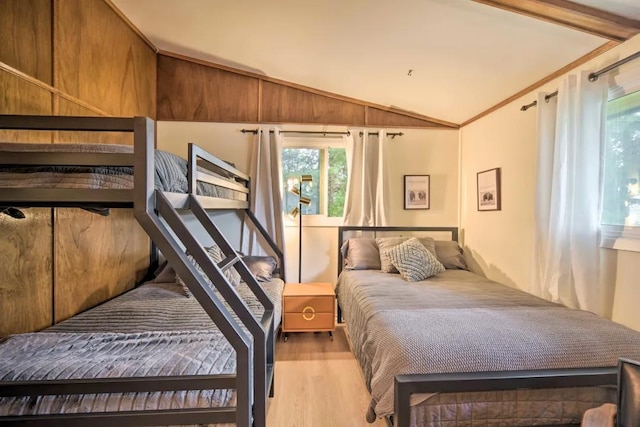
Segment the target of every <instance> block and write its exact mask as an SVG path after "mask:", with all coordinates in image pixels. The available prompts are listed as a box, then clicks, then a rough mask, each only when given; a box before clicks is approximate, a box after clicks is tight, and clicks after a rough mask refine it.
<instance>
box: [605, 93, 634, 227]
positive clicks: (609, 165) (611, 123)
mask: <svg viewBox="0 0 640 427" xmlns="http://www.w3.org/2000/svg"><path fill="white" fill-rule="evenodd" d="M639 180H640V91H638V92H634V93H630V94H628V95H625V96H622V97H620V98H617V99H614V100H612V101H609V103H608V105H607V138H606V147H605V178H604V194H603V212H602V223H603V224H611V225H627V226H640V188H639Z"/></svg>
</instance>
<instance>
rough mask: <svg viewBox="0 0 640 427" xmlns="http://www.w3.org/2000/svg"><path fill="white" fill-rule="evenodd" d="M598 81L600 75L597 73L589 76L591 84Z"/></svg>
mask: <svg viewBox="0 0 640 427" xmlns="http://www.w3.org/2000/svg"><path fill="white" fill-rule="evenodd" d="M596 80H598V75H597V74H596V73H591V74H589V81H590V82H595V81H596Z"/></svg>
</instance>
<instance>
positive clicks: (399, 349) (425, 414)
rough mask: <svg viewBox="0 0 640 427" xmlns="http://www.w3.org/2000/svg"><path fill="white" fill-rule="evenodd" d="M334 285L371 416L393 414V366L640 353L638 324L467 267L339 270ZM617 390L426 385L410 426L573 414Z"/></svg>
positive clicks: (477, 366) (602, 363)
mask: <svg viewBox="0 0 640 427" xmlns="http://www.w3.org/2000/svg"><path fill="white" fill-rule="evenodd" d="M336 291H337V294H338V301H339V303H340V306H341V308H342V310H343V313H344V316H345V321H346V326H347V331H348V333H349V337H350V339H351V344H352V348H353V352H354V354H355V356H356V358H357V359H358V361H359V363H360V366H361V367H362V371H363V373H364V378H365V382H366V385H367V387H368V389H369V391H370V393H371V398H372V401H371V407H370V409H369V411H368V418H369V419H371V418H373V416H375V415H377V416H379V417H383V416H389V415H392V414H393V410H394V407H393V404H394V403H393V402H394V395H393V393H394V378H395V376H396V375H398V374H430V373H452V372H490V371H509V370H532V369H555V368H585V367H611V366H616V364H617V360H618V358H619V357H629V358H633V359H638V358H640V333H638V332H636V331H633V330H631V329H629V328H626V327H624V326H622V325H619V324H616V323H614V322H611V321H608V320H606V319H602V318H600V317H598V316H596V315H594V314H592V313H588V312H585V311H580V310H571V309H568V308H566V307H563V306H561V305H558V304H554V303H551V302H548V301H545V300H542V299H540V298H537V297H534V296H532V295H530V294H527V293H525V292H522V291H519V290H517V289H513V288H509V287H507V286H504V285H501V284H498V283H496V282H492V281H490V280H488V279H486V278H484V277H481V276H478V275H475V274H473V273H470V272H468V271H463V270H446V271H445V272H443V273H440V274H438V275H436V276H434V277H431V278H430V279H427V280H424V281H422V282H413V283H409V282H406V281H404V280H403V279H402V278H401V277H400V275H398V274H389V273H382V272H380V271H373V270H361V271H345V272H343V273H342V274H341V276H340V278H339V281H338V286H337V288H336ZM545 393H546V394H545ZM549 396H553V397H552V398H551V399H553V401H556V400H557V402H556V404H555V405H547V403H548V402H549ZM614 397H615V393H612V392H611V390H607V389H603V388H587V389H580V390H578V389H567V390H564V391H561V390H557V392H556V391H554V394H549V392H546V391H543V392H542V393H539V392H537V391H532V390H529V391H525V390H519V391H518V392H516V393H514V392H507V391H501V392H491V393H447V394H444V393H442V394H435V395H426V394H422V395H415V396H413V397H412V405H418V406H414V408H412V425H433V426H436V425H437V426H444V425H466V424H465V423H470V422H472V421H473V422H481V423H487V424H488V425H498V424H503V423H508V424H512V425H530V424H532V423H533V424H543V423H557V424H559V423H568V422H579V419H580V418H579V417H580V415H581V413H582V412H583V411H584V410H585V409H586V408H589V407H592V406H598V405H599V404H600V403H598V402H600V401H611V399H613V398H614ZM594 403H597V404H596V405H594ZM509 414H511V415H509ZM540 414H542V415H540ZM538 418H540V420H538ZM535 420H538V421H536V422H533V421H535Z"/></svg>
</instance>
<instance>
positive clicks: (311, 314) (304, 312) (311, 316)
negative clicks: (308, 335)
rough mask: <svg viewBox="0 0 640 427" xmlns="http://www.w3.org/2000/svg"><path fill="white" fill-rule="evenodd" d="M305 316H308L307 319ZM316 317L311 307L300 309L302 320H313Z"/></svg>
mask: <svg viewBox="0 0 640 427" xmlns="http://www.w3.org/2000/svg"><path fill="white" fill-rule="evenodd" d="M307 315H309V316H308V317H307ZM315 317H316V311H315V309H314V308H313V307H311V306H309V305H308V306H306V307H305V308H303V309H302V318H303V319H304V320H313V319H315Z"/></svg>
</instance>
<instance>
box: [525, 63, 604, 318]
mask: <svg viewBox="0 0 640 427" xmlns="http://www.w3.org/2000/svg"><path fill="white" fill-rule="evenodd" d="M588 75H589V73H588V72H583V73H582V74H581V75H580V76H575V75H569V76H567V77H565V78H564V79H563V81H562V83H561V85H560V87H559V89H558V96H557V98H558V99H557V106H556V105H555V102H554V101H552V102H549V103H546V102H545V100H544V94H541V95H540V96H539V97H538V105H537V106H538V139H539V140H538V169H537V188H536V211H535V223H536V230H535V252H534V254H535V263H534V274H533V283H532V286H531V288H532V291H533V292H534V293H536V294H538V295H540V296H542V297H544V298H546V299H549V300H551V301H555V302H560V303H562V304H564V305H566V306H568V307H572V308H580V309H584V310H589V311H592V312H594V313H596V314H599V315H602V316H606V317H608V316H609V315H610V313H611V301H612V298H611V296H612V293H613V286H614V284H605V283H603V282H602V279H601V268H600V236H599V231H600V214H601V209H602V203H601V200H602V176H603V173H602V148H603V144H604V119H605V108H606V101H607V85H606V82H605V81H601V80H604V79H601V80H598V81H596V82H590V81H589V80H588ZM554 110H555V111H554Z"/></svg>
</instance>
